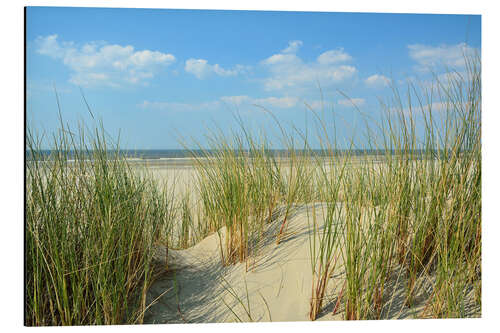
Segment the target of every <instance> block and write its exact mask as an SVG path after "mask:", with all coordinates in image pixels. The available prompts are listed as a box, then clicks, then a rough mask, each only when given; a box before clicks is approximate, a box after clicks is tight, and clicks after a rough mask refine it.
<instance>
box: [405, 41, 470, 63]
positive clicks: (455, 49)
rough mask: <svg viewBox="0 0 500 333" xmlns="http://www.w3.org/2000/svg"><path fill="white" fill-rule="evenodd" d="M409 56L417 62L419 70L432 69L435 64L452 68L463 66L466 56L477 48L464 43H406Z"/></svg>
mask: <svg viewBox="0 0 500 333" xmlns="http://www.w3.org/2000/svg"><path fill="white" fill-rule="evenodd" d="M408 51H409V55H410V58H412V59H413V60H414V61H416V62H417V64H418V67H417V69H419V70H429V69H434V67H436V66H443V65H444V66H448V67H452V68H463V67H465V63H466V62H465V59H466V57H469V56H473V55H474V54H475V53H476V52H478V50H477V49H476V48H473V47H470V46H469V45H467V44H466V43H459V44H457V45H445V44H443V45H439V46H429V45H422V44H413V45H408Z"/></svg>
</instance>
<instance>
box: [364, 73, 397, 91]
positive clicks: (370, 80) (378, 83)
mask: <svg viewBox="0 0 500 333" xmlns="http://www.w3.org/2000/svg"><path fill="white" fill-rule="evenodd" d="M390 83H391V80H390V79H389V78H388V77H386V76H384V75H381V74H374V75H372V76H369V77H367V78H366V79H365V84H366V85H367V86H368V87H371V88H381V87H387V86H388V85H389V84H390Z"/></svg>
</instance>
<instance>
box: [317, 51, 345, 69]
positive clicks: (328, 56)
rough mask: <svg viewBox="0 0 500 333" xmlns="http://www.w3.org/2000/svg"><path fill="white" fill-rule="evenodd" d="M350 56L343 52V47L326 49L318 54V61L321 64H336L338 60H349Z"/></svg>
mask: <svg viewBox="0 0 500 333" xmlns="http://www.w3.org/2000/svg"><path fill="white" fill-rule="evenodd" d="M351 59H352V57H351V56H350V55H349V54H347V53H345V52H344V49H343V48H340V49H337V50H330V51H326V52H324V53H322V54H320V55H319V57H318V63H320V64H323V65H330V64H336V63H339V62H346V61H350V60H351Z"/></svg>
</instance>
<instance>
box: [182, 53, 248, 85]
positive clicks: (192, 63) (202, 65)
mask: <svg viewBox="0 0 500 333" xmlns="http://www.w3.org/2000/svg"><path fill="white" fill-rule="evenodd" d="M247 69H248V68H247V67H246V66H242V65H236V66H234V67H233V68H232V69H225V68H222V66H220V65H219V64H215V65H210V64H209V63H208V61H207V60H205V59H194V58H190V59H188V60H186V63H185V66H184V70H185V71H186V72H188V73H191V74H193V75H194V76H196V77H197V78H198V79H200V80H201V79H204V78H206V77H207V76H208V75H210V74H211V73H215V74H216V75H219V76H235V75H238V74H240V73H242V72H244V71H246V70H247Z"/></svg>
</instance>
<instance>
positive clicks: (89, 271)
mask: <svg viewBox="0 0 500 333" xmlns="http://www.w3.org/2000/svg"><path fill="white" fill-rule="evenodd" d="M27 134H28V135H27V147H26V150H27V162H26V247H25V260H26V265H25V270H26V271H25V273H26V287H25V288H26V289H25V290H26V312H25V314H26V315H25V318H26V319H25V324H26V325H28V326H45V325H100V324H124V323H129V324H130V323H141V322H142V319H143V315H144V311H145V308H146V304H145V302H146V291H147V289H148V287H149V285H150V284H151V282H152V280H153V269H152V256H153V245H154V243H155V241H156V240H158V239H159V238H160V236H161V232H162V231H163V230H165V228H164V227H165V226H164V224H165V223H166V221H167V218H166V216H167V214H166V213H167V211H168V209H169V203H168V202H166V201H164V200H163V197H162V196H161V195H158V193H157V188H156V185H155V184H154V183H153V182H152V181H151V180H149V179H148V178H145V177H141V176H138V175H136V174H134V173H133V172H131V170H130V168H129V167H128V164H127V163H126V161H125V160H124V158H123V156H121V155H120V154H119V149H117V147H116V146H113V147H112V145H111V144H109V143H108V140H107V138H106V135H105V132H104V130H103V129H102V125H101V127H100V130H99V128H98V129H96V130H95V132H94V134H93V135H92V136H87V135H86V134H85V132H84V130H83V127H81V128H80V131H79V134H78V135H76V134H73V133H71V132H70V130H69V129H68V128H67V127H66V126H64V125H63V123H62V121H61V129H60V132H59V134H56V135H54V137H53V147H52V150H51V153H50V156H46V155H43V154H42V150H41V147H40V139H39V137H36V136H35V135H33V133H32V132H31V131H30V130H29V129H28V131H27Z"/></svg>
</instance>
